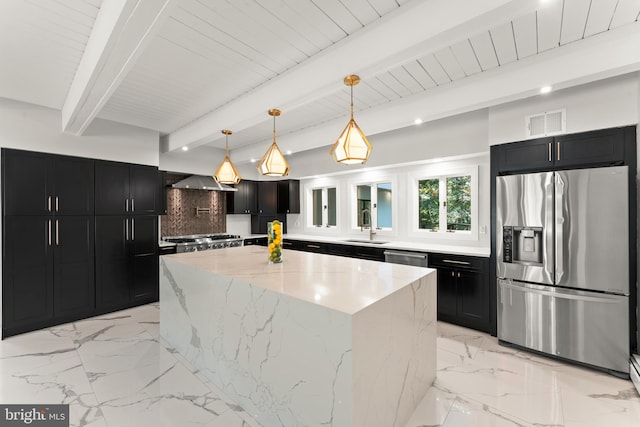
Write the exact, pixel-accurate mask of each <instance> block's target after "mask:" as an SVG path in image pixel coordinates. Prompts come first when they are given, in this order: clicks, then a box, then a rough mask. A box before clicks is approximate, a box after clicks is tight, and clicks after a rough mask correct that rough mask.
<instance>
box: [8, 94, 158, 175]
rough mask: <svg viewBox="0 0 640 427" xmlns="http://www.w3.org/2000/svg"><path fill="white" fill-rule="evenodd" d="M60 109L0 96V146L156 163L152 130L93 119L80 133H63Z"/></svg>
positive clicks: (154, 133) (155, 144) (156, 149)
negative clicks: (84, 132) (84, 130)
mask: <svg viewBox="0 0 640 427" xmlns="http://www.w3.org/2000/svg"><path fill="white" fill-rule="evenodd" d="M61 123H62V122H61V115H60V111H58V110H52V109H49V108H45V107H38V106H35V105H32V104H26V103H23V102H18V101H10V100H7V99H3V98H0V147H7V148H17V149H21V150H30V151H41V152H45V153H55V154H67V155H72V156H79V157H89V158H95V159H104V160H117V161H123V162H129V163H140V164H145V165H153V166H157V165H158V162H159V150H158V147H159V138H160V135H159V133H158V132H156V131H152V130H149V129H143V128H139V127H135V126H129V125H124V124H120V123H115V122H111V121H108V120H101V119H96V120H95V121H94V122H93V123H92V124H91V126H90V127H89V129H87V132H86V134H85V135H83V136H75V135H70V134H66V133H63V132H62V130H61V127H62V124H61Z"/></svg>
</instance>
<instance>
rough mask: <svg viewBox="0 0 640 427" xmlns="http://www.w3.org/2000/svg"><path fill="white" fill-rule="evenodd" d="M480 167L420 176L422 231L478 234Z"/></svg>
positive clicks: (418, 197) (418, 203)
mask: <svg viewBox="0 0 640 427" xmlns="http://www.w3.org/2000/svg"><path fill="white" fill-rule="evenodd" d="M476 180H477V168H468V170H464V171H456V172H455V173H451V174H442V175H440V176H418V177H416V180H415V182H416V189H417V194H416V196H414V197H416V199H415V200H416V206H417V209H416V211H417V212H416V215H417V221H416V228H417V231H418V232H426V231H428V232H431V233H452V234H454V233H457V234H461V235H464V234H467V235H471V234H475V233H476V231H475V229H476V225H475V223H474V218H477V208H476V204H477V203H476V202H475V199H476V191H475V187H476Z"/></svg>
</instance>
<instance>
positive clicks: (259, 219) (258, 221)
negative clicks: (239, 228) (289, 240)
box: [251, 214, 287, 234]
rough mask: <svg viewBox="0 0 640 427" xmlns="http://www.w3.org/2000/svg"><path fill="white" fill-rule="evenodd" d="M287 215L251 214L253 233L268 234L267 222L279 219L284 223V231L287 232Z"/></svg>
mask: <svg viewBox="0 0 640 427" xmlns="http://www.w3.org/2000/svg"><path fill="white" fill-rule="evenodd" d="M286 219H287V217H286V215H284V214H266V215H251V233H252V234H267V223H268V222H271V221H274V220H278V221H280V222H281V223H282V224H283V227H282V232H283V233H286V232H287V223H286Z"/></svg>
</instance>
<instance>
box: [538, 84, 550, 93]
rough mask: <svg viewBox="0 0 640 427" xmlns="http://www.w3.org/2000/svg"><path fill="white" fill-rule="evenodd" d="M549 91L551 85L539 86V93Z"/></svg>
mask: <svg viewBox="0 0 640 427" xmlns="http://www.w3.org/2000/svg"><path fill="white" fill-rule="evenodd" d="M549 92H551V86H542V87H541V88H540V93H549Z"/></svg>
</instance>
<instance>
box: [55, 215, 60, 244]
mask: <svg viewBox="0 0 640 427" xmlns="http://www.w3.org/2000/svg"><path fill="white" fill-rule="evenodd" d="M56 210H57V209H56ZM56 246H60V222H59V221H58V220H57V219H56Z"/></svg>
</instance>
